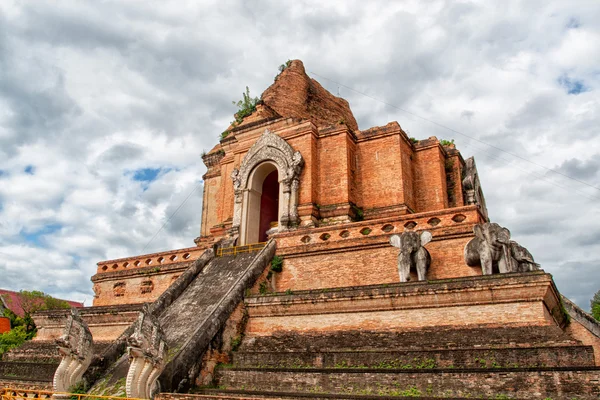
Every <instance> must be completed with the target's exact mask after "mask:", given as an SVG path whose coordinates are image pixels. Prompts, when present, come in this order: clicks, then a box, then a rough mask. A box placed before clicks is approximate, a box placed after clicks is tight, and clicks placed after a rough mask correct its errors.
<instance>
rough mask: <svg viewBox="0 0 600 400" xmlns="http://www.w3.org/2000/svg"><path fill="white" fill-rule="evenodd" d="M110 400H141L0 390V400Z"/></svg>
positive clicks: (86, 394)
mask: <svg viewBox="0 0 600 400" xmlns="http://www.w3.org/2000/svg"><path fill="white" fill-rule="evenodd" d="M51 398H55V399H72V400H82V399H89V400H94V399H112V400H117V399H118V400H143V399H136V398H134V397H117V396H100V395H96V394H88V393H66V392H53V391H50V390H33V389H13V388H4V389H0V399H1V400H29V399H51Z"/></svg>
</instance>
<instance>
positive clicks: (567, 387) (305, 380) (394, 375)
mask: <svg viewBox="0 0 600 400" xmlns="http://www.w3.org/2000/svg"><path fill="white" fill-rule="evenodd" d="M218 381H219V384H220V385H221V387H224V388H245V389H246V390H267V391H279V392H283V391H285V392H294V391H296V392H308V393H315V392H316V393H319V392H326V393H353V394H382V395H393V394H396V395H399V394H400V393H402V392H403V391H409V390H411V389H412V390H413V391H418V392H419V393H420V394H422V395H429V396H432V397H433V396H435V397H451V396H456V397H479V396H484V397H491V398H496V397H497V396H510V397H516V398H521V399H540V398H542V399H543V398H545V397H550V398H554V399H572V398H578V399H597V398H598V395H599V394H600V387H599V386H598V382H599V381H600V369H597V368H596V367H588V368H573V369H567V368H565V369H560V368H554V369H552V368H548V369H534V370H526V369H525V370H519V369H480V370H458V371H457V370H453V369H446V370H389V371H386V370H381V369H379V370H368V369H367V370H364V369H362V370H361V369H355V370H352V369H346V370H345V369H329V370H327V369H315V370H302V369H295V370H294V369H271V370H266V369H236V368H232V369H220V370H219V371H218Z"/></svg>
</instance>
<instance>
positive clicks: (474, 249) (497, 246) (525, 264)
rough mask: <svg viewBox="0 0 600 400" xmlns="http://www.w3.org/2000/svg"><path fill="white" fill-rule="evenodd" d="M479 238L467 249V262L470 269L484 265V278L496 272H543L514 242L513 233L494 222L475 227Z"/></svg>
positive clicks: (482, 269)
mask: <svg viewBox="0 0 600 400" xmlns="http://www.w3.org/2000/svg"><path fill="white" fill-rule="evenodd" d="M473 232H474V233H475V237H474V238H473V239H471V241H469V243H467V245H466V246H465V262H466V263H467V265H468V266H470V267H475V266H481V272H482V274H483V275H491V274H493V273H494V272H495V271H498V272H499V273H501V274H504V273H507V272H527V271H535V270H537V269H539V264H537V263H535V261H534V260H533V256H532V255H531V253H530V252H529V251H528V250H527V249H526V248H525V247H523V246H521V245H519V244H518V243H517V242H515V241H513V240H510V231H509V230H508V229H506V228H503V227H501V226H500V225H498V224H496V223H493V222H486V223H483V224H478V225H475V226H474V227H473Z"/></svg>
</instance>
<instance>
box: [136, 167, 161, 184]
mask: <svg viewBox="0 0 600 400" xmlns="http://www.w3.org/2000/svg"><path fill="white" fill-rule="evenodd" d="M167 171H169V169H168V168H165V169H164V170H163V169H162V168H142V169H137V170H135V171H133V180H134V181H138V182H152V181H154V180H156V177H158V174H160V173H161V172H167Z"/></svg>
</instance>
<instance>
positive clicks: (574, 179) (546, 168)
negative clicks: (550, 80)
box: [309, 71, 600, 191]
mask: <svg viewBox="0 0 600 400" xmlns="http://www.w3.org/2000/svg"><path fill="white" fill-rule="evenodd" d="M309 73H310V74H313V75H316V76H318V77H320V78H323V79H325V80H328V81H330V82H333V83H335V84H337V85H339V86H343V87H345V88H346V89H348V90H351V91H353V92H355V93H358V94H360V95H363V96H365V97H368V98H370V99H372V100H375V101H377V102H380V103H382V104H385V105H387V106H389V107H392V108H395V109H397V110H400V111H403V112H405V113H407V114H410V115H412V116H414V117H417V118H420V119H422V120H424V121H427V122H429V123H431V124H433V125H436V126H438V127H440V128H443V129H447V130H449V131H451V132H454V133H456V134H458V135H461V136H464V137H466V138H469V139H471V140H474V141H476V142H479V143H481V144H484V145H486V146H489V147H492V148H494V149H496V150H499V151H501V152H503V153H506V154H508V155H511V156H513V157H516V158H519V159H521V160H523V161H525V162H528V163H530V164H533V165H535V166H538V167H540V168H543V169H545V170H547V171H550V172H554V173H555V174H558V175H561V176H564V177H565V178H568V179H571V180H573V181H575V182H579V183H581V184H583V185H586V186H589V187H591V188H593V189H596V190H598V191H600V187H597V186H594V185H591V184H589V183H587V182H585V181H582V180H580V179H577V178H574V177H572V176H569V175H567V174H564V173H562V172H560V171H557V170H555V169H552V168H548V167H546V166H544V165H542V164H538V163H536V162H535V161H531V160H529V159H527V158H525V157H521V156H520V155H518V154H514V153H511V152H510V151H507V150H504V149H502V148H500V147H497V146H494V145H493V144H489V143H486V142H484V141H483V140H479V139H477V138H475V137H473V136H469V135H467V134H466V133H462V132H459V131H457V130H456V129H452V128H450V127H448V126H446V125H443V124H440V123H438V122H435V121H433V120H431V119H429V118H426V117H422V116H420V115H418V114H415V113H414V112H411V111H408V110H406V109H404V108H402V107H398V106H396V105H394V104H390V103H388V102H386V101H383V100H380V99H377V98H375V97H373V96H370V95H368V94H366V93H363V92H361V91H358V90H356V89H353V88H351V87H350V86H346V85H344V84H343V83H340V82H337V81H334V80H333V79H330V78H327V77H325V76H323V75H319V74H317V73H316V72H312V71H309Z"/></svg>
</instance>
